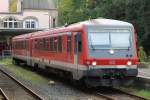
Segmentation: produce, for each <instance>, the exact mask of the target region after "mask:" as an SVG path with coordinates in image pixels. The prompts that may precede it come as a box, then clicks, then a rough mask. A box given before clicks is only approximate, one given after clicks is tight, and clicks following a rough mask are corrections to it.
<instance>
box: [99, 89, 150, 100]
mask: <svg viewBox="0 0 150 100" xmlns="http://www.w3.org/2000/svg"><path fill="white" fill-rule="evenodd" d="M97 94H103V95H105V96H107V97H109V98H111V100H150V99H147V98H144V97H141V96H137V95H134V94H130V93H128V92H125V91H123V90H120V89H116V88H110V89H108V88H107V90H104V89H103V90H97Z"/></svg>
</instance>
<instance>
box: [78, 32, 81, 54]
mask: <svg viewBox="0 0 150 100" xmlns="http://www.w3.org/2000/svg"><path fill="white" fill-rule="evenodd" d="M78 52H82V40H81V34H78Z"/></svg>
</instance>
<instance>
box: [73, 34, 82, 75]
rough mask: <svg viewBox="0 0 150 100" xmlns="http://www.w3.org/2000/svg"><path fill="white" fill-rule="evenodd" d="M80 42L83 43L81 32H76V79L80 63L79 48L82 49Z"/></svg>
mask: <svg viewBox="0 0 150 100" xmlns="http://www.w3.org/2000/svg"><path fill="white" fill-rule="evenodd" d="M80 41H81V34H79V32H76V33H75V34H74V65H75V67H76V76H75V77H76V78H78V63H79V62H78V61H79V47H80Z"/></svg>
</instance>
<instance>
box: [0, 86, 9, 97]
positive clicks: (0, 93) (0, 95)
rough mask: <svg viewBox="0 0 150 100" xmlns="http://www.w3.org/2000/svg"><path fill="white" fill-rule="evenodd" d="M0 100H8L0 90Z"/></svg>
mask: <svg viewBox="0 0 150 100" xmlns="http://www.w3.org/2000/svg"><path fill="white" fill-rule="evenodd" d="M0 100H9V99H8V97H7V95H6V94H5V92H4V91H3V90H2V89H1V88H0Z"/></svg>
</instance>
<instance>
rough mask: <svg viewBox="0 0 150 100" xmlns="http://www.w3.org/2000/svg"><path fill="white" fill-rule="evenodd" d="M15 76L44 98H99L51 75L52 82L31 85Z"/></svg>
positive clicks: (48, 99) (91, 99) (69, 99)
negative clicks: (56, 79)
mask: <svg viewBox="0 0 150 100" xmlns="http://www.w3.org/2000/svg"><path fill="white" fill-rule="evenodd" d="M0 68H1V69H3V70H5V71H7V72H9V73H10V74H12V73H11V72H10V71H9V70H7V69H6V68H4V67H3V66H0ZM12 75H13V74H12ZM15 77H16V78H17V79H18V80H19V81H21V82H22V83H24V84H25V85H26V86H28V87H29V88H31V89H32V90H33V91H35V92H36V93H37V94H39V95H41V96H42V97H43V98H44V99H45V100H101V99H100V98H98V97H95V96H93V95H90V94H85V93H83V92H82V91H80V90H77V89H76V88H74V87H73V86H71V85H68V84H65V83H63V82H61V81H55V80H53V78H51V77H49V80H52V81H51V83H52V84H49V83H43V84H40V85H33V84H32V83H31V82H30V81H28V80H23V79H22V78H20V77H17V76H15ZM53 82H54V83H53ZM102 100H103V99H102Z"/></svg>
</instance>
